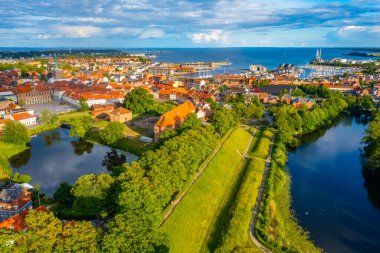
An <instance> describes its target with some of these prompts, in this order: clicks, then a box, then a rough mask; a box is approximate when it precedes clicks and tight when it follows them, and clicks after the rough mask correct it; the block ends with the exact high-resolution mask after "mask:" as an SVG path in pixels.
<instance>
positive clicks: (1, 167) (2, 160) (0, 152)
mask: <svg viewBox="0 0 380 253" xmlns="http://www.w3.org/2000/svg"><path fill="white" fill-rule="evenodd" d="M27 148H28V147H27V146H25V145H15V144H12V143H5V142H0V180H2V179H6V178H8V177H9V176H10V175H11V174H12V170H11V168H10V165H9V162H8V159H9V158H10V157H12V156H14V155H16V154H18V153H20V152H22V151H24V150H25V149H27Z"/></svg>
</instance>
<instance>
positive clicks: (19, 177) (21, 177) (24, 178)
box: [12, 172, 32, 184]
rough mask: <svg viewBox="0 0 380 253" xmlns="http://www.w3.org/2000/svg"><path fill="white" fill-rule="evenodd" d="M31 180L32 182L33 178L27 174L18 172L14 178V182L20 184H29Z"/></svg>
mask: <svg viewBox="0 0 380 253" xmlns="http://www.w3.org/2000/svg"><path fill="white" fill-rule="evenodd" d="M31 180H32V177H31V176H29V175H26V174H20V173H18V172H16V173H15V174H14V175H13V177H12V181H13V182H15V183H20V184H22V183H29V182H30V181H31Z"/></svg>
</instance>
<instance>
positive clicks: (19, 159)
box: [9, 148, 32, 168]
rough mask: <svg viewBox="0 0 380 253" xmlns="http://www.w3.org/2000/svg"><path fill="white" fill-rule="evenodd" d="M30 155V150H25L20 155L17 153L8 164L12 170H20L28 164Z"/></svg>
mask: <svg viewBox="0 0 380 253" xmlns="http://www.w3.org/2000/svg"><path fill="white" fill-rule="evenodd" d="M31 155H32V152H31V150H30V148H28V149H25V150H24V151H22V152H21V153H18V154H17V155H14V156H12V157H11V158H10V159H9V163H10V164H11V166H12V167H14V168H20V167H22V166H24V165H26V164H27V163H28V162H29V160H30V157H31Z"/></svg>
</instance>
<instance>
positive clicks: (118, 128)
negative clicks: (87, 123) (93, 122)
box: [100, 122, 125, 145]
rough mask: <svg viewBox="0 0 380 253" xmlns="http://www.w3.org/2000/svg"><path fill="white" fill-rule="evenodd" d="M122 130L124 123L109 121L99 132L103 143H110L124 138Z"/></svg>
mask: <svg viewBox="0 0 380 253" xmlns="http://www.w3.org/2000/svg"><path fill="white" fill-rule="evenodd" d="M124 130H125V126H124V124H122V123H120V122H110V123H109V124H108V125H107V126H106V127H105V128H104V130H103V131H102V132H101V133H100V137H101V139H102V141H103V142H104V143H106V144H107V145H111V144H114V143H115V142H117V141H118V140H120V139H122V138H124Z"/></svg>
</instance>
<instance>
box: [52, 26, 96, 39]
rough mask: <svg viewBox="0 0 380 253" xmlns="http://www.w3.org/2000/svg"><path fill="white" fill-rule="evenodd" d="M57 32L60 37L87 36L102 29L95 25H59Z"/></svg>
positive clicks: (93, 34)
mask: <svg viewBox="0 0 380 253" xmlns="http://www.w3.org/2000/svg"><path fill="white" fill-rule="evenodd" d="M57 31H58V33H59V34H60V35H61V36H62V37H69V38H88V37H92V36H97V35H101V34H102V29H101V28H99V27H96V26H59V27H57Z"/></svg>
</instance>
